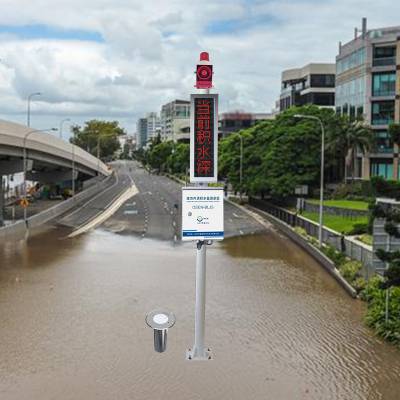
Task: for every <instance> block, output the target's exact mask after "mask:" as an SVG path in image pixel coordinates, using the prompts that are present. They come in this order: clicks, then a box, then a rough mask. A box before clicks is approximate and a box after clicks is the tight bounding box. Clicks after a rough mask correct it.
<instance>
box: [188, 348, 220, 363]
mask: <svg viewBox="0 0 400 400" xmlns="http://www.w3.org/2000/svg"><path fill="white" fill-rule="evenodd" d="M213 358H214V357H213V354H212V352H211V349H209V348H206V349H205V350H204V355H203V356H199V355H198V354H195V352H194V351H193V349H187V350H186V360H188V361H209V360H212V359H213Z"/></svg>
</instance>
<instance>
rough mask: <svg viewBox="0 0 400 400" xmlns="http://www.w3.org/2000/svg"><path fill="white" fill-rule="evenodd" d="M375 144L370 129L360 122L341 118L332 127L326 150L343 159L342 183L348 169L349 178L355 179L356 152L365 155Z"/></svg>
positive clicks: (345, 178)
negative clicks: (349, 170)
mask: <svg viewBox="0 0 400 400" xmlns="http://www.w3.org/2000/svg"><path fill="white" fill-rule="evenodd" d="M374 143H375V137H374V134H373V131H372V129H371V128H370V127H369V126H367V125H366V124H365V123H364V122H363V121H362V120H355V121H351V120H350V119H349V118H347V117H342V118H341V120H340V121H339V123H338V124H337V125H336V126H335V127H334V129H333V131H332V132H331V135H330V139H329V141H328V146H327V147H328V148H330V149H331V150H334V151H335V152H336V154H339V155H340V157H341V158H342V160H343V159H344V181H345V182H346V180H347V176H348V169H349V168H350V169H351V178H352V180H353V181H354V178H355V161H356V158H357V157H356V156H357V152H358V151H361V153H362V154H366V153H367V152H369V151H370V150H371V148H372V147H373V145H374Z"/></svg>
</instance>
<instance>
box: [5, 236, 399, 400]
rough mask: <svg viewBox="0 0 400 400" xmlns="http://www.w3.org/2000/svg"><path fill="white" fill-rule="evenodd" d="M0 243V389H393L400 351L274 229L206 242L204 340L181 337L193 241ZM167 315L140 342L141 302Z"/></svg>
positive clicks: (380, 395) (359, 394) (137, 395)
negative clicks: (197, 351) (162, 333)
mask: <svg viewBox="0 0 400 400" xmlns="http://www.w3.org/2000/svg"><path fill="white" fill-rule="evenodd" d="M64 237H65V232H60V231H55V230H54V231H50V232H47V233H43V234H41V235H38V236H35V237H33V238H32V239H30V240H29V241H28V243H27V244H25V243H24V242H17V243H8V244H5V245H3V246H0V262H1V268H0V316H1V325H0V355H1V356H0V399H2V400H13V399H16V400H24V399H27V400H28V399H29V400H32V399H40V400H47V399H57V400H67V399H70V400H72V399H73V400H77V399H84V400H91V399H96V400H98V399H107V400H109V399H176V400H180V399H182V400H183V399H185V400H187V399H218V400H221V399H240V400H244V399H273V400H280V399H290V400H293V399H316V400H321V399H323V400H329V399H332V400H333V399H335V400H337V399H346V400H347V399H352V400H357V399H360V400H365V399H384V400H398V399H399V393H400V377H399V376H400V352H399V351H398V350H396V349H395V348H394V347H392V346H390V345H388V344H385V343H383V342H382V341H380V340H378V339H377V338H375V337H374V336H373V334H372V333H371V332H370V331H369V330H368V329H367V328H365V327H364V326H363V323H362V315H363V312H364V304H363V303H361V302H359V301H354V300H352V299H351V298H349V297H348V296H347V294H346V293H345V292H344V291H343V290H342V289H341V288H340V287H338V286H337V284H336V282H335V281H334V280H333V279H331V278H330V277H329V275H327V274H326V273H325V272H324V271H322V270H321V269H320V267H318V265H316V263H315V262H314V261H313V260H312V259H311V258H309V257H308V256H307V255H305V254H304V253H303V252H302V251H301V250H300V249H299V248H297V247H296V246H295V245H294V244H292V243H291V242H289V241H288V240H287V239H285V238H282V237H280V236H278V235H277V234H276V233H273V232H270V233H267V234H265V235H259V236H249V237H240V238H235V239H229V240H225V241H224V242H223V243H220V244H215V245H213V246H212V247H210V248H209V249H208V255H207V257H208V258H207V259H208V267H207V268H208V269H207V328H206V344H207V345H208V346H209V347H211V349H212V351H213V354H214V359H213V360H211V361H206V362H193V361H186V360H185V351H186V348H187V347H191V346H192V345H193V334H194V283H195V251H194V248H193V245H191V244H188V245H177V246H173V245H172V244H171V243H170V242H161V241H152V240H146V239H144V240H140V239H137V238H134V237H130V236H118V235H115V234H113V233H110V232H106V231H102V230H97V231H94V232H92V233H90V234H87V235H85V236H82V237H79V238H76V239H64ZM157 307H164V308H167V309H169V310H171V311H173V312H174V313H175V314H176V318H177V322H176V325H175V326H174V327H173V328H172V329H171V330H170V331H169V337H168V350H167V352H166V353H163V354H158V353H155V352H154V350H153V336H152V331H151V330H150V329H149V328H148V327H147V326H146V324H145V322H144V318H145V314H146V313H147V312H149V311H151V310H153V309H154V308H157Z"/></svg>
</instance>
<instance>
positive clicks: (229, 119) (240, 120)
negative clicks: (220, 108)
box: [218, 111, 274, 137]
mask: <svg viewBox="0 0 400 400" xmlns="http://www.w3.org/2000/svg"><path fill="white" fill-rule="evenodd" d="M273 118H274V115H273V114H268V113H245V112H241V111H236V112H230V113H223V114H220V115H219V127H218V134H219V136H220V137H226V136H228V135H230V134H232V133H234V132H238V131H240V130H242V129H247V128H250V127H251V126H254V125H255V124H256V123H257V122H258V121H265V120H268V119H273Z"/></svg>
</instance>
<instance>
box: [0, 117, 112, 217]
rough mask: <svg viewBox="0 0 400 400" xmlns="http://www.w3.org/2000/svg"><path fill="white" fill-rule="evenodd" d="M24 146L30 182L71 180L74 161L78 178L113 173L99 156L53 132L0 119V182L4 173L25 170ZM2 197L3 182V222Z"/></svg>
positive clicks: (0, 196) (0, 194)
mask: <svg viewBox="0 0 400 400" xmlns="http://www.w3.org/2000/svg"><path fill="white" fill-rule="evenodd" d="M24 149H25V151H26V159H27V163H26V165H27V179H28V180H31V181H36V182H40V183H43V184H51V183H61V182H65V181H71V180H72V169H73V167H72V165H73V163H74V165H75V166H74V170H75V174H74V175H75V176H74V179H75V180H80V181H82V180H86V179H89V178H90V177H93V176H96V175H100V176H108V175H110V173H111V171H110V170H109V168H108V167H107V165H105V164H104V163H103V162H101V161H100V160H99V159H97V158H96V157H94V156H92V155H91V154H89V153H88V152H86V151H84V150H83V149H81V148H80V147H78V146H74V145H72V144H71V143H69V142H66V141H64V140H62V139H60V138H58V137H56V136H55V135H52V134H51V133H46V132H40V131H38V130H37V129H34V128H29V127H27V126H24V125H20V124H17V123H14V122H9V121H4V120H0V179H1V180H0V183H1V182H2V177H3V176H5V175H11V174H16V173H20V172H23V171H24V162H23V160H24ZM3 197H4V195H3V193H2V185H1V184H0V222H1V219H2V218H1V215H2V212H1V211H2V206H3Z"/></svg>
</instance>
